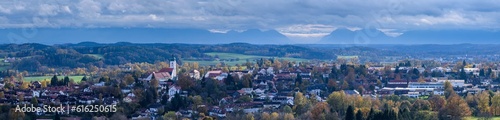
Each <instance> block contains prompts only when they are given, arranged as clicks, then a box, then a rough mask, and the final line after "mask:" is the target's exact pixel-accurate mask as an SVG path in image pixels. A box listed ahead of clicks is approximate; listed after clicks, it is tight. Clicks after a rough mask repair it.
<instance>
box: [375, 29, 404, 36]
mask: <svg viewBox="0 0 500 120" xmlns="http://www.w3.org/2000/svg"><path fill="white" fill-rule="evenodd" d="M378 30H380V31H381V32H383V33H384V34H385V35H387V36H390V37H398V36H400V35H403V34H404V33H403V32H398V31H397V30H396V29H378Z"/></svg>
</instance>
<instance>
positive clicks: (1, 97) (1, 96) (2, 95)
mask: <svg viewBox="0 0 500 120" xmlns="http://www.w3.org/2000/svg"><path fill="white" fill-rule="evenodd" d="M3 98H5V94H4V93H3V91H0V99H3Z"/></svg>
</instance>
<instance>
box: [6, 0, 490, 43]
mask: <svg viewBox="0 0 500 120" xmlns="http://www.w3.org/2000/svg"><path fill="white" fill-rule="evenodd" d="M497 11H500V1H498V0H481V1H473V0H439V1H436V0H418V1H402V0H213V1H212V0H147V1H145V0H70V1H60V0H2V1H0V28H23V27H34V28H106V27H123V28H134V27H141V28H143V27H151V28H196V29H205V30H209V31H210V32H214V33H225V32H228V31H230V30H234V31H245V30H248V29H260V30H277V31H278V32H279V33H281V34H283V35H285V36H287V37H290V38H321V37H324V36H326V35H328V34H329V33H331V32H332V31H334V30H336V29H338V28H347V29H350V30H359V29H378V30H380V31H382V32H383V33H385V34H386V35H387V36H392V37H397V36H400V35H402V34H404V33H405V32H406V31H412V30H443V29H444V30H447V29H448V30H449V29H463V30H494V31H496V30H498V29H499V27H500V12H497Z"/></svg>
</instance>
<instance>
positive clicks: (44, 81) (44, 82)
mask: <svg viewBox="0 0 500 120" xmlns="http://www.w3.org/2000/svg"><path fill="white" fill-rule="evenodd" d="M48 82H49V81H47V80H42V81H41V82H40V84H41V87H42V88H46V87H47V83H48Z"/></svg>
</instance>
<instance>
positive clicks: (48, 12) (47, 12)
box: [38, 4, 59, 16]
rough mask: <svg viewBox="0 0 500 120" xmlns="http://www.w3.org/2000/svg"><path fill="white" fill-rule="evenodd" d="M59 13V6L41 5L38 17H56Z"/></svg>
mask: <svg viewBox="0 0 500 120" xmlns="http://www.w3.org/2000/svg"><path fill="white" fill-rule="evenodd" d="M58 11H59V6H57V5H49V4H41V5H40V6H39V9H38V15H41V16H54V15H57V13H58Z"/></svg>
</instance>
